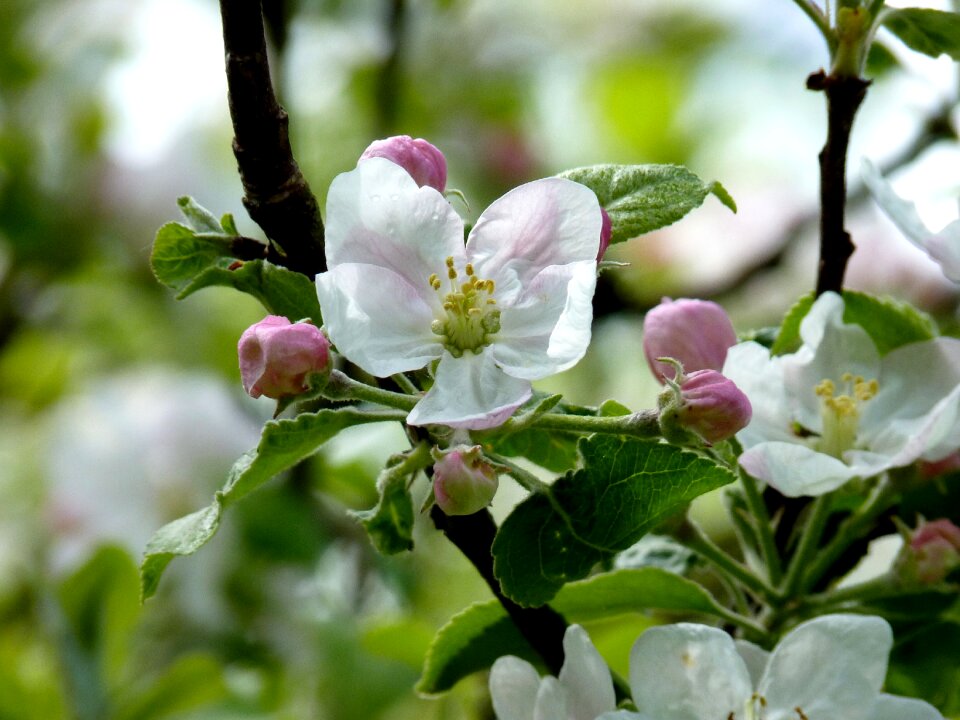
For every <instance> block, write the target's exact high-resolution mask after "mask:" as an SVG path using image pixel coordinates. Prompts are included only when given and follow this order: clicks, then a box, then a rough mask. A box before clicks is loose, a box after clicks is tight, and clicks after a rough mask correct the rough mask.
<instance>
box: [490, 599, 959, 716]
mask: <svg viewBox="0 0 960 720" xmlns="http://www.w3.org/2000/svg"><path fill="white" fill-rule="evenodd" d="M892 645H893V633H892V632H891V630H890V626H889V625H888V624H887V622H886V621H885V620H883V619H881V618H878V617H871V616H863V615H824V616H821V617H818V618H814V619H813V620H809V621H807V622H805V623H802V624H801V625H798V626H797V627H795V628H794V629H793V630H792V631H790V632H789V633H787V635H786V636H784V638H783V639H782V640H781V641H780V643H779V644H778V645H777V646H776V648H774V650H773V652H767V651H765V650H763V649H762V648H760V647H759V646H757V645H754V644H752V643H749V642H746V641H743V640H736V641H735V640H733V638H731V637H730V636H729V635H728V634H727V633H725V632H723V631H722V630H718V629H717V628H713V627H708V626H706V625H696V624H692V623H677V624H675V625H665V626H661V627H653V628H650V629H649V630H647V631H645V632H644V633H643V634H642V635H641V636H640V638H639V639H638V640H637V641H636V643H635V644H634V646H633V649H632V650H631V652H630V690H631V692H632V695H633V701H634V704H635V706H636V708H637V711H633V710H624V709H620V710H618V709H617V706H616V702H615V695H614V689H613V682H612V680H611V676H610V670H609V669H608V668H607V666H606V663H604V661H603V658H602V657H601V656H600V653H598V652H597V650H596V648H594V646H593V644H592V643H591V642H590V638H589V637H588V636H587V634H586V632H585V631H584V630H583V628H581V627H579V626H577V625H572V626H570V627H569V628H568V629H567V632H566V634H565V636H564V639H563V649H564V655H565V659H564V664H563V668H562V669H561V670H560V676H559V678H554V677H546V678H542V679H541V678H540V677H539V676H538V675H537V671H536V670H534V668H533V666H532V665H530V664H529V663H527V662H526V661H525V660H521V659H519V658H516V657H513V656H509V655H508V656H505V657H502V658H500V659H498V660H497V661H496V663H494V665H493V669H492V670H491V673H490V693H491V695H492V697H493V707H494V711H495V712H496V714H497V717H498V718H499V720H539V719H540V718H566V719H567V720H835V719H837V718H843V720H943V716H942V715H941V714H940V713H939V712H937V710H936V709H935V708H934V707H933V706H932V705H929V704H928V703H926V702H924V701H922V700H916V699H913V698H904V697H896V696H893V695H888V694H886V693H882V692H880V690H881V688H882V686H883V681H884V677H885V676H886V671H887V656H888V655H889V653H890V649H891V647H892Z"/></svg>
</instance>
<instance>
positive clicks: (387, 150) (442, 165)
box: [360, 135, 447, 192]
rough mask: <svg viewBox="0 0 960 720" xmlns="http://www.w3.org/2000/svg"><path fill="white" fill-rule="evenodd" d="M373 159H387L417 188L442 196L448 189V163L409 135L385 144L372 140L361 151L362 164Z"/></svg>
mask: <svg viewBox="0 0 960 720" xmlns="http://www.w3.org/2000/svg"><path fill="white" fill-rule="evenodd" d="M372 157H382V158H386V159H387V160H389V161H390V162H393V163H396V164H397V165H399V166H400V167H402V168H403V169H404V170H406V171H407V172H408V173H409V174H410V177H412V178H413V179H414V180H416V182H417V185H419V186H420V187H423V186H425V185H429V186H430V187H432V188H434V189H436V190H438V191H439V192H443V191H444V189H445V188H446V187H447V160H446V158H445V157H443V153H442V152H440V151H439V150H437V148H435V147H434V146H433V145H431V144H430V143H428V142H427V141H426V140H423V139H422V138H416V139H414V138H412V137H410V136H409V135H394V136H393V137H388V138H386V139H385V140H374V141H373V142H372V143H370V146H369V147H368V148H367V149H366V150H364V151H363V154H362V155H361V156H360V159H361V160H366V159H367V158H372Z"/></svg>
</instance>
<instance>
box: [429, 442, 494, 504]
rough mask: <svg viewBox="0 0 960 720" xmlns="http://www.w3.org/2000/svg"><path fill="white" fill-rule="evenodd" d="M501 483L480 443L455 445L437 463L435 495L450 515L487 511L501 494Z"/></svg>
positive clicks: (438, 502) (434, 481) (434, 479)
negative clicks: (495, 496)
mask: <svg viewBox="0 0 960 720" xmlns="http://www.w3.org/2000/svg"><path fill="white" fill-rule="evenodd" d="M435 457H436V456H435ZM498 484H499V482H498V480H497V473H496V471H495V470H494V469H493V467H491V465H490V464H489V463H487V462H485V461H484V460H483V454H482V450H481V448H480V446H479V445H474V446H473V447H470V448H468V447H466V446H460V447H457V448H454V449H453V450H450V451H449V452H447V453H444V454H443V455H442V456H440V457H439V458H437V462H435V463H434V465H433V494H434V497H435V498H436V501H437V505H439V506H440V509H441V510H443V511H444V512H445V513H446V514H447V515H472V514H473V513H475V512H479V511H480V510H483V508H485V507H486V506H487V505H489V504H490V502H491V501H492V500H493V496H494V495H496V494H497V486H498Z"/></svg>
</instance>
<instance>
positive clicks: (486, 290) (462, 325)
mask: <svg viewBox="0 0 960 720" xmlns="http://www.w3.org/2000/svg"><path fill="white" fill-rule="evenodd" d="M446 265H447V272H446V274H447V279H448V280H449V283H450V291H449V292H447V293H446V294H442V296H441V304H442V305H443V310H444V316H443V317H442V318H440V319H437V320H434V321H433V323H432V325H431V326H430V329H431V330H432V331H433V333H434V334H435V335H439V336H441V338H442V340H443V344H444V347H446V348H447V350H449V351H450V354H452V355H453V356H454V357H460V356H461V355H463V353H464V351H466V350H471V351H473V352H479V351H480V350H481V349H482V348H483V347H485V346H486V345H489V344H490V336H491V335H493V334H495V333H497V332H498V331H499V330H500V311H499V310H498V309H497V308H496V304H497V301H496V300H494V298H493V297H492V295H493V292H494V290H495V289H496V286H495V284H494V282H493V280H481V279H480V278H478V277H477V276H476V273H475V271H474V269H473V265H472V264H471V263H467V264H466V266H465V267H464V268H463V272H464V275H465V276H466V278H467V279H466V280H465V281H464V282H459V280H460V274H459V273H458V272H457V269H456V267H454V259H453V258H452V257H448V258H447V261H446ZM428 282H429V283H430V287H432V288H433V289H434V290H435V291H437V292H438V293H441V289H442V287H443V282H442V281H441V279H440V276H439V275H437V274H436V273H434V274H432V275H431V276H430V277H429V278H428Z"/></svg>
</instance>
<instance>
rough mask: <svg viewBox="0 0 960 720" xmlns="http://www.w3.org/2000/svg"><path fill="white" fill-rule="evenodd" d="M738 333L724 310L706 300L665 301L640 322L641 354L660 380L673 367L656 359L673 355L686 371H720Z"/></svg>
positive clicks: (668, 374)
mask: <svg viewBox="0 0 960 720" xmlns="http://www.w3.org/2000/svg"><path fill="white" fill-rule="evenodd" d="M736 344H737V333H736V332H735V331H734V329H733V323H731V322H730V317H729V316H728V315H727V313H726V311H725V310H724V309H723V308H722V307H720V306H719V305H717V304H716V303H715V302H710V301H709V300H686V299H682V300H669V299H667V298H664V300H663V301H662V302H661V303H660V304H659V305H657V306H656V307H655V308H653V309H652V310H651V311H650V312H648V313H647V316H646V318H645V319H644V321H643V353H644V355H646V357H647V364H648V365H649V366H650V369H651V370H652V371H653V374H654V375H656V377H657V379H658V380H659V381H660V382H661V383H662V382H664V379H665V378H668V379H672V378H673V377H674V375H675V370H674V368H673V367H671V366H670V365H668V364H665V363H662V362H658V361H657V358H660V357H672V358H676V359H677V360H679V361H680V362H681V363H683V367H684V369H685V370H686V371H687V372H693V371H695V370H718V371H719V370H722V369H723V362H724V360H726V359H727V350H728V349H729V348H730V347H732V346H733V345H736Z"/></svg>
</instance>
